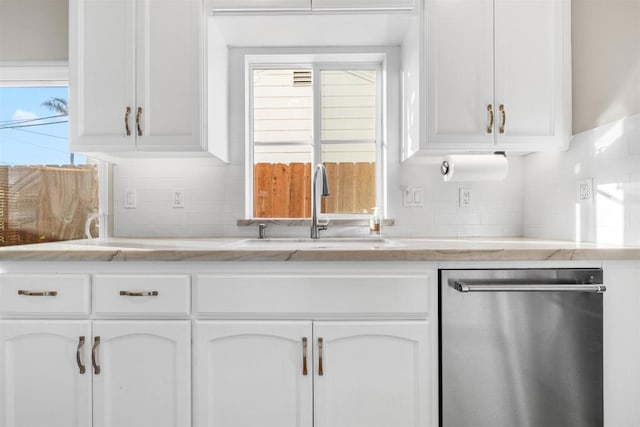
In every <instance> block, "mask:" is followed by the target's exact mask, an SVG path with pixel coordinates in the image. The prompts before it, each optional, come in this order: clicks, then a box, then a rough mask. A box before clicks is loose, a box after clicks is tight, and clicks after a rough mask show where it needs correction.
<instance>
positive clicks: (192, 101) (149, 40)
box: [133, 0, 203, 151]
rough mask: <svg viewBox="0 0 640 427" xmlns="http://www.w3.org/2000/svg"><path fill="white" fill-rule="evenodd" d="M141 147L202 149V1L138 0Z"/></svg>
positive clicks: (137, 122) (137, 124)
mask: <svg viewBox="0 0 640 427" xmlns="http://www.w3.org/2000/svg"><path fill="white" fill-rule="evenodd" d="M136 5H137V9H136V17H137V19H136V76H137V78H136V111H135V119H134V123H135V124H134V125H133V126H135V133H136V135H137V142H136V144H137V147H138V148H139V149H142V150H178V151H181V150H185V151H189V150H201V148H202V147H201V138H200V136H201V135H200V128H201V126H200V123H201V121H200V117H201V113H200V110H201V104H200V87H201V79H202V74H203V73H202V60H201V57H202V56H203V54H202V52H201V38H202V34H201V31H202V30H201V29H202V23H201V19H202V15H201V9H202V4H201V2H200V1H199V0H137V1H136Z"/></svg>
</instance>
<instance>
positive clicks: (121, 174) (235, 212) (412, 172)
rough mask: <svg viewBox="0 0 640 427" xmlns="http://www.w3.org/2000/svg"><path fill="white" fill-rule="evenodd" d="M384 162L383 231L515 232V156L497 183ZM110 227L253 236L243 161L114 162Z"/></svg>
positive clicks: (282, 230) (137, 233)
mask: <svg viewBox="0 0 640 427" xmlns="http://www.w3.org/2000/svg"><path fill="white" fill-rule="evenodd" d="M393 157H394V159H393V160H392V161H390V167H389V203H388V204H389V215H390V217H391V218H394V219H395V221H396V225H395V226H393V227H387V228H386V229H385V230H384V234H385V235H386V236H396V237H400V236H405V237H419V236H424V237H469V236H485V237H486V236H491V237H499V236H519V235H521V234H522V198H521V194H520V190H521V187H522V159H520V158H514V159H512V160H511V162H510V173H509V177H508V178H507V180H505V181H503V182H499V183H488V182H487V183H469V184H460V183H445V182H443V181H442V177H441V176H440V172H439V170H438V169H439V168H438V166H437V165H428V166H425V165H411V166H407V165H400V164H399V162H398V156H397V155H394V156H393ZM403 185H413V186H415V187H418V186H420V187H422V188H423V191H424V194H425V202H424V207H421V208H403V207H402V187H403ZM460 186H463V187H465V188H471V189H472V191H473V196H474V200H473V206H472V207H471V208H458V206H457V204H458V188H459V187H460ZM126 189H135V190H136V192H137V209H125V208H124V207H123V205H124V192H125V190H126ZM174 189H181V190H183V191H184V194H185V208H184V209H174V208H172V206H171V194H172V190H174ZM114 192H115V194H114V205H115V206H114V219H115V224H114V232H115V235H116V236H119V237H223V236H246V235H248V236H254V235H255V234H256V233H257V231H256V227H255V226H250V227H242V226H241V227H239V226H237V225H236V223H237V220H238V219H242V218H243V216H244V163H240V164H238V162H236V163H234V164H232V165H223V164H222V163H220V162H218V161H216V160H213V159H182V160H169V159H164V160H131V161H128V162H126V163H121V164H118V165H116V166H115V168H114ZM329 228H330V230H329V233H324V234H325V235H328V234H349V235H360V234H363V233H365V231H366V230H365V227H338V226H330V227H329ZM269 233H270V234H271V235H276V234H277V235H292V234H293V235H299V236H306V235H307V233H308V229H307V227H285V226H282V227H273V226H270V229H269Z"/></svg>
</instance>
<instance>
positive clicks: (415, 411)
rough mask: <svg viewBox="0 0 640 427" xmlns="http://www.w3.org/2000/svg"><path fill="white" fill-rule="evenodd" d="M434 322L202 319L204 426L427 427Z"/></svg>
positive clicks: (199, 374) (198, 336)
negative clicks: (430, 331) (430, 335)
mask: <svg viewBox="0 0 640 427" xmlns="http://www.w3.org/2000/svg"><path fill="white" fill-rule="evenodd" d="M427 340H428V328H427V322H421V321H415V322H413V321H407V322H401V321H384V322H382V321H380V322H374V321H358V322H356V321H344V322H330V321H326V322H325V321H323V322H311V321H200V322H197V324H196V329H195V345H196V349H195V352H196V359H195V360H196V366H195V378H196V382H197V384H196V389H195V393H196V395H197V400H196V417H197V422H196V425H197V426H198V427H205V426H207V427H238V426H258V425H259V426H261V427H271V426H273V427H276V426H277V427H311V426H314V427H320V426H322V427H325V426H326V427H342V426H344V427H353V426H371V427H377V426H380V427H383V426H384V427H388V426H394V427H426V426H428V425H429V421H428V419H427V417H428V412H429V407H428V405H429V398H428V396H427V390H428V383H427V381H428V380H429V378H428V374H427V369H428V366H429V362H428V352H427Z"/></svg>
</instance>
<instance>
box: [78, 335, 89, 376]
mask: <svg viewBox="0 0 640 427" xmlns="http://www.w3.org/2000/svg"><path fill="white" fill-rule="evenodd" d="M82 347H84V336H81V337H79V338H78V348H77V349H76V363H77V364H78V369H79V370H80V373H81V374H84V373H85V372H86V371H87V368H85V366H84V363H82V359H81V358H80V351H81V350H82Z"/></svg>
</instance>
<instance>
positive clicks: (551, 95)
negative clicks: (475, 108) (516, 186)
mask: <svg viewBox="0 0 640 427" xmlns="http://www.w3.org/2000/svg"><path fill="white" fill-rule="evenodd" d="M495 14H496V18H495V46H496V48H495V91H496V94H495V103H496V110H497V111H496V121H495V126H496V129H495V130H496V143H497V144H498V145H499V146H503V147H507V148H512V149H517V148H518V146H519V145H520V146H522V145H523V144H526V145H527V146H528V147H531V148H540V149H543V148H544V147H545V146H555V147H558V148H560V147H563V146H565V145H566V144H567V143H568V141H569V137H570V129H569V126H570V123H571V106H570V102H571V96H570V88H571V77H570V74H569V73H570V69H571V67H570V63H569V61H570V60H571V55H570V53H569V52H570V27H569V24H568V23H569V18H568V16H569V14H570V2H569V1H568V0H496V2H495Z"/></svg>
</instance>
